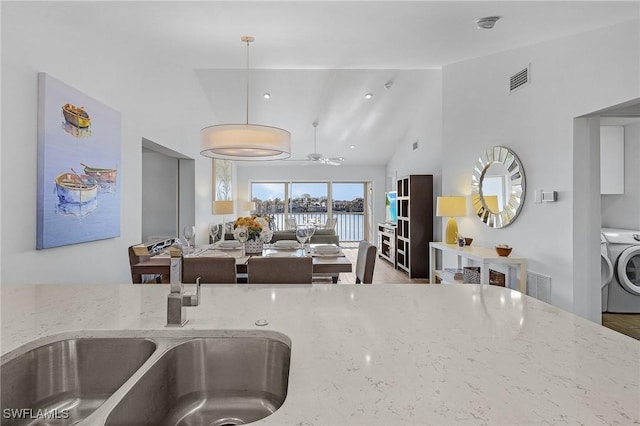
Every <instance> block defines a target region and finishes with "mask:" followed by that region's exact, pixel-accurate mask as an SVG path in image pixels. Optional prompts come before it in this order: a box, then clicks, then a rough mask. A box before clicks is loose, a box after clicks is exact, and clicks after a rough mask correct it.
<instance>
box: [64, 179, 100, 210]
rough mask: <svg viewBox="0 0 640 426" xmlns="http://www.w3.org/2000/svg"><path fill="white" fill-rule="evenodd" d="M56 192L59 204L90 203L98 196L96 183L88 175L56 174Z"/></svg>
mask: <svg viewBox="0 0 640 426" xmlns="http://www.w3.org/2000/svg"><path fill="white" fill-rule="evenodd" d="M56 193H57V194H58V200H59V201H60V204H86V203H91V202H92V201H94V200H95V199H96V197H97V196H98V183H97V182H96V180H95V179H94V178H93V177H91V176H89V175H78V174H77V173H73V172H65V173H60V174H59V175H58V176H56Z"/></svg>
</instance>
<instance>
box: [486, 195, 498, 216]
mask: <svg viewBox="0 0 640 426" xmlns="http://www.w3.org/2000/svg"><path fill="white" fill-rule="evenodd" d="M482 198H484V203H485V204H486V205H487V208H488V209H489V211H490V212H491V213H494V214H495V213H500V210H499V209H498V196H497V195H484V196H483V197H482Z"/></svg>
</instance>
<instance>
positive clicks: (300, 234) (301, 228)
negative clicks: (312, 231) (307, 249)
mask: <svg viewBox="0 0 640 426" xmlns="http://www.w3.org/2000/svg"><path fill="white" fill-rule="evenodd" d="M308 236H309V230H308V228H307V225H298V226H296V239H297V240H298V242H299V243H300V244H301V245H302V247H303V248H304V243H305V242H306V241H307V237H308Z"/></svg>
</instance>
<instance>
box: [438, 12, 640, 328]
mask: <svg viewBox="0 0 640 426" xmlns="http://www.w3.org/2000/svg"><path fill="white" fill-rule="evenodd" d="M639 50H640V49H639V42H638V21H631V22H628V23H625V24H622V25H618V26H615V27H611V28H606V29H602V30H598V31H593V32H588V33H583V34H580V35H577V36H572V37H567V38H563V39H559V40H554V41H550V42H545V43H540V44H537V45H533V46H530V47H526V48H521V49H515V50H511V51H507V52H503V53H500V54H496V55H491V56H487V57H482V58H478V59H474V60H470V61H465V62H460V63H457V64H452V65H449V66H446V67H445V68H444V70H443V123H444V124H443V140H444V150H443V173H442V179H443V183H442V193H443V194H444V193H446V194H461V195H462V194H464V195H469V194H470V189H471V184H470V176H471V172H472V169H473V165H474V163H475V161H476V159H477V158H478V156H479V155H480V154H481V153H482V152H483V151H484V150H485V149H487V148H489V147H491V146H494V145H504V146H507V147H509V148H511V149H513V150H514V151H515V152H516V154H517V155H518V156H519V157H520V159H521V160H522V163H523V166H524V170H525V173H526V178H527V191H528V193H527V197H526V199H525V204H524V208H523V211H522V213H521V215H520V216H519V217H518V219H517V220H516V222H515V223H514V224H513V225H511V226H509V227H507V228H503V229H490V228H488V227H486V226H485V225H484V224H483V223H481V222H480V220H478V219H477V218H476V217H474V216H473V213H472V211H471V207H470V206H469V211H468V217H466V218H463V219H461V220H459V221H458V223H459V226H460V230H461V233H462V234H464V235H468V236H471V237H473V238H474V243H473V244H474V245H476V244H477V245H482V246H489V247H491V246H493V245H495V244H498V243H506V244H509V245H511V246H513V247H514V255H518V256H524V257H526V258H527V259H528V262H529V263H528V268H529V270H531V271H535V272H538V273H542V274H545V275H549V276H551V277H552V298H551V299H552V303H553V304H554V305H557V306H559V307H561V308H563V309H566V310H569V311H576V310H579V309H574V285H575V284H576V283H574V280H573V272H572V271H573V268H574V262H575V263H576V265H578V266H580V265H584V266H585V267H586V265H587V264H589V263H592V260H593V259H589V258H586V257H585V256H583V255H580V256H575V255H574V250H573V238H574V235H573V221H574V219H573V218H574V214H575V215H579V214H581V213H580V212H577V211H574V209H573V201H574V200H573V199H574V197H575V196H578V195H580V196H581V197H582V196H584V194H574V193H573V192H572V191H573V186H574V185H573V176H574V167H581V164H576V165H574V157H573V149H574V147H573V118H574V117H577V116H580V115H583V114H587V113H589V112H592V111H596V110H599V109H602V108H605V107H608V106H611V105H615V104H618V103H622V102H623V101H626V100H629V99H634V98H637V97H638V95H639V94H640V79H639V76H640V69H639V64H640V61H639V59H638V52H639ZM529 63H531V84H530V85H529V86H527V87H524V88H522V89H520V90H518V91H516V92H514V93H513V94H509V93H508V83H509V77H510V76H511V75H512V74H514V73H515V72H517V71H519V70H521V69H522V68H524V67H526V66H527V64H529ZM575 149H583V147H576V148H575ZM536 189H544V190H548V191H550V190H555V191H558V194H559V201H558V202H555V203H543V204H534V202H533V201H534V197H533V191H534V190H536ZM582 231H583V232H585V233H593V234H594V235H597V230H596V229H593V230H592V229H584V230H582ZM595 261H596V262H597V259H595ZM582 314H584V313H582ZM585 316H587V315H585Z"/></svg>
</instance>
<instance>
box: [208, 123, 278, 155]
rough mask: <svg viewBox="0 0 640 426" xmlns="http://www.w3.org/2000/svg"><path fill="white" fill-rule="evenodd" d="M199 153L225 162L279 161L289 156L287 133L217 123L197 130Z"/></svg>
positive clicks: (269, 127) (251, 125) (268, 127)
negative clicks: (198, 132) (198, 131)
mask: <svg viewBox="0 0 640 426" xmlns="http://www.w3.org/2000/svg"><path fill="white" fill-rule="evenodd" d="M200 149H201V151H200V154H202V155H203V156H205V157H212V158H222V159H225V160H240V161H263V160H281V159H284V158H289V157H290V156H291V133H289V132H288V131H286V130H284V129H280V128H278V127H271V126H262V125H257V124H219V125H214V126H209V127H205V128H204V129H202V130H201V131H200Z"/></svg>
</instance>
